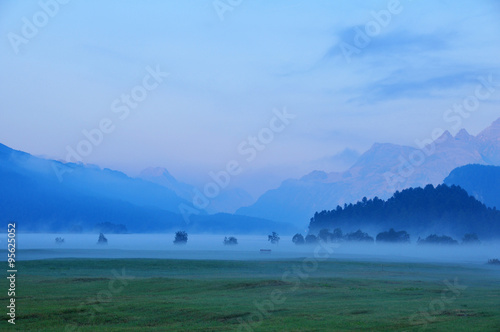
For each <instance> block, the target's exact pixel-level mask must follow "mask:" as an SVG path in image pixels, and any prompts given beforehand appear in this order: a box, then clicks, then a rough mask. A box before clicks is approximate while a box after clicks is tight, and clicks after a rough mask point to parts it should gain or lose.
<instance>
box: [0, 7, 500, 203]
mask: <svg viewBox="0 0 500 332" xmlns="http://www.w3.org/2000/svg"><path fill="white" fill-rule="evenodd" d="M54 1H55V0H54ZM221 1H223V2H226V3H227V0H221ZM41 3H52V1H49V0H46V1H41V2H36V1H32V2H30V1H22V2H18V1H2V2H0V36H1V41H0V73H1V79H0V101H1V111H0V142H1V143H3V144H6V145H9V146H11V147H13V148H16V149H19V150H23V151H27V152H29V153H32V154H34V155H43V156H47V157H51V158H55V159H61V160H64V159H65V158H66V155H67V147H68V146H70V147H73V148H74V147H76V146H77V144H78V143H79V142H80V141H81V140H82V139H85V137H84V135H83V134H82V130H91V129H93V128H97V127H98V126H99V122H100V121H101V120H102V119H104V118H109V119H111V120H112V121H113V124H114V125H115V130H114V131H113V132H112V133H110V134H105V135H104V136H103V137H104V138H103V140H102V143H101V144H99V145H98V146H95V147H94V148H93V150H92V153H90V154H89V155H88V156H86V157H85V158H83V159H84V162H85V163H90V164H97V165H99V166H101V167H110V168H114V169H119V170H122V171H125V172H126V173H128V174H130V175H135V174H138V172H139V171H140V170H141V169H143V168H146V167H148V166H162V167H166V168H167V169H169V171H170V172H171V173H172V174H173V175H174V176H175V177H177V178H179V179H181V180H184V181H187V182H191V183H193V184H197V185H202V184H203V183H204V182H206V181H207V180H209V177H208V175H207V174H208V172H209V171H218V170H222V169H224V168H225V165H226V164H227V162H228V161H229V160H233V159H235V160H238V161H241V164H242V168H243V172H242V173H241V174H240V175H238V176H237V177H235V178H234V181H233V182H232V185H234V186H240V187H243V188H245V189H247V190H249V191H250V192H251V193H252V194H253V195H257V194H259V193H261V192H262V191H263V190H265V189H268V188H270V187H275V186H277V185H278V184H279V183H280V182H281V181H282V180H284V179H286V178H288V177H300V176H302V175H304V174H306V173H308V172H310V171H312V170H314V169H321V170H325V171H335V170H343V168H345V167H347V166H348V165H349V163H351V162H352V160H353V159H355V156H356V153H362V152H364V151H365V150H367V149H368V148H369V147H370V146H371V145H372V144H373V143H375V142H391V143H397V144H406V145H412V146H414V145H415V140H416V139H419V140H422V139H426V138H428V137H429V136H430V133H431V132H432V130H433V129H434V128H443V129H449V130H450V131H452V132H454V131H456V130H455V129H452V126H451V124H450V123H448V122H446V121H444V119H443V114H444V113H445V112H446V110H447V109H449V108H451V107H452V105H453V104H454V103H457V102H461V101H462V100H463V99H464V98H466V97H467V96H469V95H473V94H474V91H475V87H476V86H477V84H478V81H477V77H478V76H483V77H488V75H491V76H492V79H493V81H494V82H499V83H500V33H499V32H500V4H499V3H498V1H474V2H472V1H409V0H401V1H400V2H399V5H397V6H396V7H394V8H397V9H398V10H397V13H395V14H394V13H393V14H391V16H390V20H389V21H388V22H387V24H385V25H384V26H382V25H381V24H380V23H377V24H378V25H379V31H377V32H376V33H372V36H371V37H369V41H368V42H366V39H365V44H366V45H363V47H358V48H357V49H358V51H357V53H355V54H352V56H350V57H349V59H347V58H346V57H345V56H344V55H343V53H342V49H341V46H340V45H346V44H349V45H351V46H355V39H356V34H357V31H365V32H366V27H367V24H368V26H370V22H372V23H373V22H374V17H373V15H372V14H373V12H375V13H380V11H384V12H385V11H388V6H389V3H391V1H292V0H288V1H273V2H272V3H270V2H269V1H263V0H262V1H257V0H252V1H250V0H243V1H241V2H240V4H238V5H236V6H234V7H232V9H231V10H228V11H226V12H224V14H223V20H221V19H220V17H219V15H218V13H217V10H216V9H215V8H214V1H210V0H207V1H205V0H197V1H147V2H143V1H105V2H103V1H102V2H99V1H77V0H73V1H70V2H69V3H67V4H60V5H59V8H58V9H57V10H56V12H55V13H54V15H53V17H49V16H47V17H48V20H47V22H46V24H43V26H42V27H40V28H38V31H37V33H35V34H34V36H33V37H30V38H26V40H27V42H26V43H22V44H18V45H17V46H15V47H13V43H12V41H11V39H12V36H13V34H15V35H16V36H20V37H23V34H22V29H23V25H24V24H25V23H24V21H23V18H26V20H28V21H29V22H33V20H34V19H35V18H34V16H35V17H37V18H38V19H43V14H42V16H40V15H39V14H37V13H39V12H40V11H41V10H42V7H41ZM233 3H237V2H233ZM394 6H395V5H394ZM37 15H38V16H37ZM9 36H10V37H9ZM358 37H359V36H358ZM23 38H24V37H23ZM343 43H344V44H343ZM16 49H17V51H18V52H16ZM147 67H150V68H156V67H159V68H161V70H162V71H165V72H168V73H169V76H168V77H166V78H165V79H164V80H163V82H162V83H161V84H160V85H159V86H158V87H157V88H155V89H154V90H152V91H149V92H148V94H147V97H146V98H145V99H144V101H141V102H140V103H139V105H138V106H137V107H136V108H135V109H133V110H131V112H130V115H129V116H128V117H127V118H126V119H124V120H120V119H119V118H118V116H117V114H116V113H114V112H113V111H112V109H111V105H112V103H113V101H114V100H116V99H117V98H120V96H121V95H122V94H124V93H130V92H131V89H133V88H134V87H136V86H137V85H138V84H139V85H140V84H141V82H142V80H143V78H144V77H145V75H147V73H148V72H147V70H146V68H147ZM499 101H500V85H499V86H498V88H497V89H496V90H495V92H494V93H492V94H491V96H490V97H489V98H488V99H486V100H484V101H481V104H480V106H479V108H478V110H477V111H475V112H474V113H472V114H470V116H469V117H468V118H464V119H463V122H462V123H461V126H462V127H464V128H466V129H467V130H468V131H469V132H471V133H472V134H476V133H478V132H479V131H480V130H481V129H482V128H484V127H486V126H488V125H489V124H490V123H491V122H492V121H493V120H495V119H496V118H498V117H499V116H500V112H499ZM283 108H286V109H287V110H288V112H289V113H292V114H294V115H296V117H295V118H294V119H293V120H292V121H291V123H290V124H289V125H288V126H287V127H286V128H285V129H284V130H283V131H282V132H280V133H278V134H276V135H275V137H274V140H272V142H270V143H269V144H267V145H266V147H265V149H264V150H262V151H259V153H258V155H257V156H256V158H255V159H254V160H252V161H251V162H245V158H244V157H243V156H241V155H240V154H239V153H238V151H237V147H238V145H239V144H241V142H244V141H245V140H247V139H248V136H249V135H256V134H257V133H259V132H260V130H262V129H263V128H265V127H266V126H268V124H269V121H270V119H271V118H272V117H273V109H283ZM256 176H257V177H258V178H259V179H261V180H262V181H255V180H254V179H255V177H256Z"/></svg>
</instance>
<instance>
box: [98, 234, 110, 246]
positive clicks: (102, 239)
mask: <svg viewBox="0 0 500 332" xmlns="http://www.w3.org/2000/svg"><path fill="white" fill-rule="evenodd" d="M97 244H108V239H106V237H105V236H104V234H102V233H100V234H99V239H97Z"/></svg>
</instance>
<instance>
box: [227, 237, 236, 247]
mask: <svg viewBox="0 0 500 332" xmlns="http://www.w3.org/2000/svg"><path fill="white" fill-rule="evenodd" d="M237 244H238V240H237V239H236V238H235V237H234V236H230V237H225V238H224V245H226V246H234V245H237Z"/></svg>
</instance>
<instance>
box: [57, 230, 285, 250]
mask: <svg viewBox="0 0 500 332" xmlns="http://www.w3.org/2000/svg"><path fill="white" fill-rule="evenodd" d="M187 241H188V234H187V232H186V231H177V232H175V238H174V244H186V243H187ZM268 241H269V242H271V243H272V244H278V242H279V241H280V236H279V235H278V233H276V232H272V233H271V234H270V235H269V236H268ZM63 243H64V239H63V238H62V237H56V244H63ZM222 243H223V244H224V245H226V246H234V245H237V244H238V239H237V238H235V237H234V236H230V237H227V236H226V237H224V241H223V242H222ZM97 244H108V239H107V238H106V236H104V234H103V233H100V234H99V238H98V239H97Z"/></svg>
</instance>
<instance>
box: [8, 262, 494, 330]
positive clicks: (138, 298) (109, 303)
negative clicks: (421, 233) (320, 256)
mask: <svg viewBox="0 0 500 332" xmlns="http://www.w3.org/2000/svg"><path fill="white" fill-rule="evenodd" d="M17 264H18V265H17V268H18V274H17V280H16V295H17V297H16V325H15V329H16V330H23V331H138V330H141V331H142V330H151V331H235V330H236V331H238V330H239V331H359V330H372V331H389V330H397V331H418V330H427V331H500V269H499V268H497V267H494V266H487V265H484V266H483V265H443V264H415V263H412V264H402V263H386V262H360V261H346V260H328V261H322V262H317V264H316V263H314V262H313V261H304V260H301V259H297V260H283V261H269V260H268V261H207V260H205V261H196V260H160V259H147V260H141V259H57V260H35V261H21V262H18V263H17ZM1 287H2V289H8V284H7V281H6V279H5V278H4V279H3V281H2V284H1ZM2 294H3V296H2V297H1V301H2V303H4V304H5V305H7V304H8V297H7V296H6V295H7V294H6V292H2ZM4 308H5V307H4ZM8 318H9V317H8V316H7V315H3V317H2V321H1V322H0V323H1V328H0V330H8V329H11V328H12V327H13V326H11V324H9V323H8V322H7V319H8Z"/></svg>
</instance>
